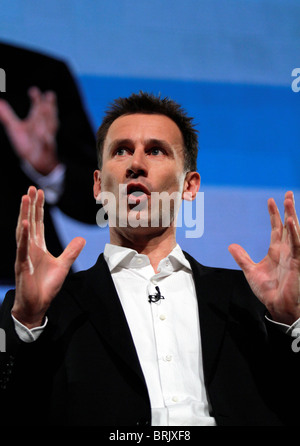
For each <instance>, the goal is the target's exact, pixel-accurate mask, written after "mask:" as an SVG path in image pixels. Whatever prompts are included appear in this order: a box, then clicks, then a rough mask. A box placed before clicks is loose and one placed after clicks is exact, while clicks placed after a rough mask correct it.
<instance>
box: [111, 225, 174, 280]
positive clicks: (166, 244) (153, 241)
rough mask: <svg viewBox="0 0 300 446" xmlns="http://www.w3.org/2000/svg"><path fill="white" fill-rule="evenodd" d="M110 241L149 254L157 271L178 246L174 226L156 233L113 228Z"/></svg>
mask: <svg viewBox="0 0 300 446" xmlns="http://www.w3.org/2000/svg"><path fill="white" fill-rule="evenodd" d="M110 243H112V244H113V245H118V246H123V247H125V248H131V249H134V250H136V251H137V252H138V253H139V254H145V255H147V256H148V258H149V260H150V263H151V265H152V267H153V269H154V271H155V272H157V268H158V265H159V262H160V261H161V260H162V259H163V258H165V257H166V256H167V255H168V254H170V252H171V251H172V250H173V249H174V248H175V246H176V236H175V230H174V228H164V230H162V231H158V232H156V233H155V234H145V232H144V233H143V231H141V233H140V231H137V230H133V231H124V232H122V231H121V230H116V228H111V231H110Z"/></svg>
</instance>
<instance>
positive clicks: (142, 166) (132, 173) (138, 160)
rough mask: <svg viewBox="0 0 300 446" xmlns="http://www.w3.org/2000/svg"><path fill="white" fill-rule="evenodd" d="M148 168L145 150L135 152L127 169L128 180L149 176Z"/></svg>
mask: <svg viewBox="0 0 300 446" xmlns="http://www.w3.org/2000/svg"><path fill="white" fill-rule="evenodd" d="M147 174H148V167H147V160H146V155H145V152H144V150H135V151H134V153H133V154H132V156H131V157H130V162H129V165H128V167H127V171H126V176H127V178H129V177H132V178H137V177H139V176H147Z"/></svg>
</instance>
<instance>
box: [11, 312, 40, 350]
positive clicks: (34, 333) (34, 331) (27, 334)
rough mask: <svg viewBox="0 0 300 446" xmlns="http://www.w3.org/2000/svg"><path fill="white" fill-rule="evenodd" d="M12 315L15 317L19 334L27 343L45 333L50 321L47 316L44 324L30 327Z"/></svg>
mask: <svg viewBox="0 0 300 446" xmlns="http://www.w3.org/2000/svg"><path fill="white" fill-rule="evenodd" d="M11 317H12V318H13V321H14V324H15V330H16V333H17V335H18V336H19V338H20V339H21V341H23V342H27V343H30V342H34V341H36V340H37V339H38V337H39V336H40V335H41V334H42V333H43V331H44V329H45V327H46V325H47V322H48V318H47V317H46V318H45V322H44V324H43V325H41V326H40V327H34V328H31V329H29V328H27V327H26V326H25V325H23V324H21V322H19V321H18V320H17V319H16V318H15V317H14V316H13V315H11Z"/></svg>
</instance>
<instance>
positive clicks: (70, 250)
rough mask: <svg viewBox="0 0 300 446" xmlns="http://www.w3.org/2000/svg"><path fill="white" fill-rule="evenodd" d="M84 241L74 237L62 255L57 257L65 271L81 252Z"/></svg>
mask: <svg viewBox="0 0 300 446" xmlns="http://www.w3.org/2000/svg"><path fill="white" fill-rule="evenodd" d="M85 244H86V241H85V239H84V238H82V237H75V238H74V239H73V240H71V242H70V243H69V244H68V246H67V247H66V248H65V250H64V251H63V252H62V254H61V255H60V256H59V259H60V261H61V263H62V264H63V265H64V266H65V268H66V269H67V270H69V269H70V268H71V266H72V265H73V263H74V262H75V260H76V259H77V257H78V256H79V254H80V253H81V251H82V250H83V248H84V246H85Z"/></svg>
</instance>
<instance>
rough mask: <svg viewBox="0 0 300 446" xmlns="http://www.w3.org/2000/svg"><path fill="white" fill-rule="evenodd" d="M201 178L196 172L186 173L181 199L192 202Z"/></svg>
mask: <svg viewBox="0 0 300 446" xmlns="http://www.w3.org/2000/svg"><path fill="white" fill-rule="evenodd" d="M200 183H201V177H200V175H199V173H198V172H194V171H192V172H187V174H186V176H185V180H184V186H183V192H182V198H183V200H188V201H193V200H195V198H196V195H197V193H198V191H199V189H200Z"/></svg>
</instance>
